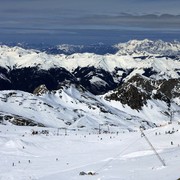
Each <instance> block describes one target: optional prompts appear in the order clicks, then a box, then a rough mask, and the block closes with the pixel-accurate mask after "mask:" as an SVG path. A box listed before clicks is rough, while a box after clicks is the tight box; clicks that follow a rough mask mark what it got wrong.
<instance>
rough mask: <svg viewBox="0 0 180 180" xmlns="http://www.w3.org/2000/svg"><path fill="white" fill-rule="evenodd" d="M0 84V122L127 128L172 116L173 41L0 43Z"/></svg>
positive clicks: (177, 49)
mask: <svg viewBox="0 0 180 180" xmlns="http://www.w3.org/2000/svg"><path fill="white" fill-rule="evenodd" d="M0 90H1V92H0V96H1V99H0V104H1V108H0V111H1V115H0V117H1V119H2V121H3V123H5V122H4V121H5V120H8V121H9V122H11V123H14V124H18V123H17V122H21V123H22V124H31V125H35V124H39V125H42V126H53V127H56V126H57V127H71V128H98V124H106V125H110V126H113V127H115V129H116V128H117V127H119V126H120V127H122V129H123V128H125V129H131V130H133V129H136V128H137V127H138V126H139V125H140V124H141V123H142V124H143V126H145V127H152V126H156V125H159V124H160V123H162V122H167V121H168V120H169V119H170V118H172V117H171V116H172V114H173V118H174V119H175V120H179V118H180V42H177V41H174V42H172V43H170V42H163V41H161V40H159V41H150V40H147V39H145V40H143V41H138V40H132V41H129V42H127V43H120V44H117V45H114V46H106V45H104V44H98V45H96V46H95V45H94V46H93V45H92V46H75V45H59V46H57V47H53V48H46V49H44V50H43V51H42V50H33V49H24V48H22V47H18V46H15V47H8V46H5V45H1V46H0ZM9 90H10V91H9ZM33 94H34V95H33ZM39 112H40V113H39ZM51 117H52V119H53V120H49V119H51ZM13 119H16V121H15V120H13ZM17 119H20V121H17ZM22 119H23V120H22ZM42 119H43V120H42ZM24 122H26V123H24ZM21 123H20V124H21Z"/></svg>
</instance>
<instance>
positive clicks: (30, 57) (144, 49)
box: [0, 40, 180, 79]
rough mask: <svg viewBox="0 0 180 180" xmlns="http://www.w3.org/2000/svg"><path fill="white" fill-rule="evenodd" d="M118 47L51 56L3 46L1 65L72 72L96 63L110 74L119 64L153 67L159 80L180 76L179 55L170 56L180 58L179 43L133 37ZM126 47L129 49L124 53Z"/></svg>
mask: <svg viewBox="0 0 180 180" xmlns="http://www.w3.org/2000/svg"><path fill="white" fill-rule="evenodd" d="M117 46H118V48H119V49H120V50H119V51H118V53H116V54H105V55H97V54H93V53H74V54H72V55H64V54H58V55H51V54H46V53H45V52H39V51H36V50H25V49H22V48H20V47H13V48H11V47H7V46H0V66H1V67H5V68H7V69H9V68H11V69H13V68H14V67H16V68H22V67H35V66H36V67H37V66H38V67H39V68H41V69H45V70H48V69H50V68H53V67H55V68H56V67H63V68H65V69H67V70H68V71H70V72H73V71H74V70H75V69H76V68H78V67H90V66H94V67H95V68H99V69H104V70H106V71H108V72H111V73H112V72H113V71H114V70H115V68H116V67H118V68H122V69H135V70H136V69H137V71H139V70H141V69H146V68H153V70H154V71H156V72H158V74H157V75H154V76H155V77H154V78H156V79H158V78H159V79H162V78H179V75H178V73H177V72H176V71H175V70H176V69H177V67H180V61H179V58H176V59H173V58H171V56H173V55H175V56H177V57H179V55H180V54H179V51H180V43H179V42H176V43H175V42H174V43H167V42H162V41H155V42H153V41H150V40H144V41H136V40H134V41H130V42H127V43H121V44H119V45H117ZM136 46H137V47H136ZM149 49H150V50H149ZM125 50H127V52H124V51H125ZM153 52H154V53H153ZM142 56H146V58H145V60H144V59H143V58H142V59H141V57H142ZM163 56H165V57H163ZM160 73H161V74H160Z"/></svg>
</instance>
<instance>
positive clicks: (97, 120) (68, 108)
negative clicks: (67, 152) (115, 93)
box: [0, 82, 180, 131]
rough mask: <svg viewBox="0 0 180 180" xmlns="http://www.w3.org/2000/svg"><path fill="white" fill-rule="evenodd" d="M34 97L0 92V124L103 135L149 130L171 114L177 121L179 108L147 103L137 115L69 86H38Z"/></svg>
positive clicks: (128, 107) (116, 104)
mask: <svg viewBox="0 0 180 180" xmlns="http://www.w3.org/2000/svg"><path fill="white" fill-rule="evenodd" d="M35 93H36V94H38V96H37V95H33V94H30V93H26V92H22V91H1V92H0V107H1V108H0V110H1V114H0V117H1V121H2V123H6V122H10V123H13V124H17V125H31V124H32V125H36V124H37V125H39V126H47V127H59V128H69V129H78V128H80V129H85V130H87V129H88V130H90V131H94V130H97V129H99V126H102V127H101V128H102V129H103V130H104V131H107V130H108V128H110V129H111V130H112V131H117V130H118V131H119V130H120V129H121V131H124V130H125V131H126V130H129V131H133V130H136V129H137V128H138V127H139V126H144V127H145V128H149V127H155V126H159V125H161V124H166V123H167V122H169V120H170V111H172V110H174V112H175V113H174V116H173V119H174V120H178V118H179V111H180V107H179V106H178V104H177V103H175V102H172V103H171V106H170V107H169V104H168V103H167V102H165V101H160V100H159V99H148V100H147V102H146V104H145V105H144V104H143V106H142V107H141V109H140V110H138V111H137V110H136V109H133V108H131V106H129V105H128V104H124V103H121V101H114V100H112V101H111V100H110V99H108V100H106V99H107V98H104V96H95V95H93V94H91V93H90V92H88V91H86V90H85V89H84V88H83V87H82V86H78V85H73V84H71V83H68V82H66V83H65V84H64V85H62V86H61V87H60V89H59V90H57V91H48V90H47V89H46V88H45V86H41V87H39V88H38V89H36V90H35ZM137 103H139V102H137ZM169 108H170V109H169Z"/></svg>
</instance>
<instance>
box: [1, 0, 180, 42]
mask: <svg viewBox="0 0 180 180" xmlns="http://www.w3.org/2000/svg"><path fill="white" fill-rule="evenodd" d="M179 7H180V0H2V1H1V5H0V34H1V35H0V41H6V39H8V40H10V39H12V41H18V38H19V40H20V41H21V40H23V38H22V37H26V36H28V37H29V39H30V38H31V39H32V40H33V38H34V39H36V38H35V37H37V36H38V38H40V39H39V41H41V40H43V37H45V36H47V35H49V36H53V37H55V35H63V36H64V37H65V36H68V35H69V36H72V35H73V36H74V37H75V34H76V33H77V31H75V30H85V29H88V30H89V29H91V30H126V29H127V30H144V29H145V30H161V31H163V30H165V31H168V30H169V31H173V30H176V31H179V30H180V8H179ZM163 14H164V15H163ZM167 14H168V15H167ZM66 30H67V31H66ZM57 32H58V33H57ZM87 35H88V34H87ZM40 36H41V37H42V38H41V37H40ZM26 39H27V38H25V39H24V40H26ZM52 41H53V40H52Z"/></svg>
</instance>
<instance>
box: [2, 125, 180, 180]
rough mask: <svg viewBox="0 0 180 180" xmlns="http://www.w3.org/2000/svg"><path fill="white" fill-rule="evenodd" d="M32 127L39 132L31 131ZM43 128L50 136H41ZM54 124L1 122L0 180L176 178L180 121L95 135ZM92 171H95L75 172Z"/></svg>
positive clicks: (179, 147)
mask: <svg viewBox="0 0 180 180" xmlns="http://www.w3.org/2000/svg"><path fill="white" fill-rule="evenodd" d="M32 129H33V130H34V131H38V132H39V133H38V134H36V135H32ZM43 130H47V131H49V134H47V135H46V134H42V133H41V132H42V131H43ZM66 133H67V134H65V131H64V129H60V130H58V129H56V128H37V127H33V128H32V127H18V126H12V125H6V126H4V125H0V179H1V180H8V179H10V180H17V179H18V180H28V179H31V180H32V179H34V180H49V179H53V180H65V179H68V180H75V179H76V180H78V179H79V180H87V179H91V180H115V179H118V180H132V179H134V180H136V179H139V180H152V179H163V180H172V179H174V180H176V179H178V178H180V174H179V167H180V146H179V145H180V125H178V123H177V122H173V124H166V125H164V126H162V127H158V128H154V129H150V130H145V131H144V133H145V134H146V136H147V137H148V139H149V140H150V141H151V143H152V144H153V146H154V147H155V149H156V151H157V152H158V153H159V155H160V157H161V158H162V159H163V161H164V163H165V166H163V165H162V163H161V162H160V161H159V159H158V158H157V157H156V155H155V154H154V152H153V150H152V149H151V147H150V146H149V145H148V143H147V142H146V140H145V138H144V137H143V136H141V133H140V131H139V130H138V131H136V132H124V133H113V134H112V133H108V134H98V131H97V132H94V133H92V132H88V131H87V132H85V131H72V130H67V132H66ZM80 172H85V173H88V172H92V173H95V175H84V176H83V175H82V176H81V175H79V173H80Z"/></svg>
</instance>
